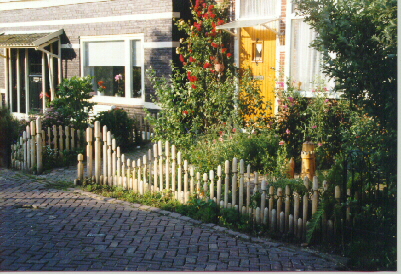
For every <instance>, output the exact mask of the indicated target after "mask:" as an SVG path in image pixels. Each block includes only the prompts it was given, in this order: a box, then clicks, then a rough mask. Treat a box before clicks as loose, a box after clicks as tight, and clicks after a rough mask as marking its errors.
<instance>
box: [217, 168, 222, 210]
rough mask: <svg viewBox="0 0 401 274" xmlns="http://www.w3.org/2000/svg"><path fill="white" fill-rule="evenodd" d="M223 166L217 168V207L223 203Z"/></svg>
mask: <svg viewBox="0 0 401 274" xmlns="http://www.w3.org/2000/svg"><path fill="white" fill-rule="evenodd" d="M221 175H222V174H221V165H219V166H218V167H217V178H218V179H217V197H216V198H217V199H216V203H217V205H220V201H221Z"/></svg>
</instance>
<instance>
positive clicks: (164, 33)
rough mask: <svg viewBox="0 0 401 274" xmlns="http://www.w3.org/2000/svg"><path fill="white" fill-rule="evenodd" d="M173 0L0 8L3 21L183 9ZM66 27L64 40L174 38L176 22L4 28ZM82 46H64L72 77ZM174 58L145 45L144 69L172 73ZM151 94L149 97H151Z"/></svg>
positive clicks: (77, 68) (77, 72)
mask: <svg viewBox="0 0 401 274" xmlns="http://www.w3.org/2000/svg"><path fill="white" fill-rule="evenodd" d="M172 1H173V0H152V1H143V0H129V1H127V0H112V1H107V2H96V3H83V4H75V5H66V6H58V7H48V8H41V9H22V10H7V11H1V14H0V22H1V23H13V22H31V21H51V20H70V19H86V18H96V17H109V16H120V15H134V14H152V13H163V12H173V11H180V10H177V7H180V8H182V7H184V6H183V5H175V9H176V10H173V9H174V7H173V2H172ZM57 29H64V31H65V36H64V37H62V44H67V43H71V44H79V42H80V40H79V38H80V37H81V36H98V35H116V34H143V35H144V42H145V43H146V42H164V41H169V42H170V41H173V22H172V20H171V19H157V20H141V21H119V22H102V23H87V24H63V25H47V26H46V25H39V26H24V27H15V28H13V27H10V28H1V27H0V33H1V32H3V31H17V30H18V31H37V30H57ZM80 54H81V53H80V50H79V49H78V48H74V49H62V55H63V59H64V60H63V64H62V70H63V76H64V77H71V76H74V75H80V73H81V72H80V57H81V56H80ZM172 58H173V50H172V49H171V48H156V49H153V48H148V49H145V69H147V68H149V67H150V66H151V67H153V68H154V69H156V70H158V71H160V73H161V74H165V75H166V74H169V73H171V68H170V65H169V64H170V60H172ZM2 62H3V60H1V58H0V70H1V72H2V71H3V68H4V65H2ZM3 87H4V72H2V73H0V88H3ZM146 91H147V92H148V93H152V91H151V88H150V87H149V84H148V83H146ZM149 97H150V96H149V94H148V95H147V96H146V101H149V99H150V98H149Z"/></svg>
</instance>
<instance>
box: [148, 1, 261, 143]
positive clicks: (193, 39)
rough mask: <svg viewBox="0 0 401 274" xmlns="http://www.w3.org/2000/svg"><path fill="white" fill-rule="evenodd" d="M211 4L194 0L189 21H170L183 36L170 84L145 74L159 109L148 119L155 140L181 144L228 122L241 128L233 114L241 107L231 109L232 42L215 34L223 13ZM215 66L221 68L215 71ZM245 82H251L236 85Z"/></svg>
mask: <svg viewBox="0 0 401 274" xmlns="http://www.w3.org/2000/svg"><path fill="white" fill-rule="evenodd" d="M215 4H216V3H215V2H214V1H212V0H196V1H195V4H193V6H192V9H191V13H192V19H191V20H183V19H180V20H178V21H176V26H177V28H178V30H180V31H182V32H184V33H186V35H187V37H185V38H181V39H180V47H178V48H177V49H176V53H177V54H179V61H180V64H179V65H180V68H176V67H173V75H172V79H171V81H168V80H167V79H165V78H164V79H161V78H157V77H155V74H154V73H151V74H150V79H151V82H152V84H153V86H154V88H155V91H156V95H157V97H158V104H159V105H160V106H161V107H162V115H160V116H159V118H158V119H157V120H156V119H155V120H152V119H150V120H151V122H152V123H153V124H154V125H155V127H154V130H155V133H156V138H158V139H159V140H160V139H163V140H166V139H168V140H170V141H172V142H174V143H176V144H180V143H181V144H183V143H185V142H186V141H189V140H190V139H191V138H193V137H196V136H197V135H198V134H201V133H203V132H206V131H207V130H208V128H210V127H211V126H212V125H214V124H218V123H221V122H229V123H235V124H236V127H237V126H239V125H238V124H241V123H243V121H242V120H241V119H242V118H241V116H240V115H239V113H240V112H239V111H238V110H239V109H240V108H241V107H242V106H244V105H246V104H243V103H241V104H239V106H240V107H239V108H236V107H235V104H236V102H238V101H240V98H239V97H238V95H237V94H238V93H236V89H237V84H236V83H239V82H240V80H239V79H238V77H239V75H238V73H237V71H236V69H235V67H234V65H233V62H234V60H233V58H231V57H232V53H230V52H229V51H230V48H231V46H230V45H231V44H230V43H231V40H232V38H231V36H230V34H229V33H227V32H224V31H222V30H218V29H217V26H218V25H221V24H223V23H224V22H227V21H229V9H228V6H224V5H223V6H222V5H219V6H218V7H216V6H215ZM216 63H219V64H220V65H222V66H220V70H219V69H216V67H215V65H216ZM223 66H224V69H222V67H223ZM249 81H254V80H253V79H251V78H246V80H241V82H244V83H249ZM246 87H247V88H249V87H252V88H254V87H255V86H254V85H246ZM247 93H248V94H253V91H251V90H249V89H248V91H247ZM252 97H255V96H252ZM256 97H257V95H256ZM183 111H189V114H184V112H183ZM245 112H247V111H246V110H244V111H243V112H241V113H245Z"/></svg>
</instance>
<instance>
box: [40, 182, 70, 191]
mask: <svg viewBox="0 0 401 274" xmlns="http://www.w3.org/2000/svg"><path fill="white" fill-rule="evenodd" d="M44 187H45V188H46V189H58V190H68V189H69V188H72V187H74V183H72V182H68V181H57V182H46V184H45V186H44Z"/></svg>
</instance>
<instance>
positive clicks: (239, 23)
mask: <svg viewBox="0 0 401 274" xmlns="http://www.w3.org/2000/svg"><path fill="white" fill-rule="evenodd" d="M276 20H279V18H277V17H274V18H264V19H250V20H246V19H242V20H241V19H239V20H235V21H232V22H230V23H227V24H224V25H221V26H217V27H216V29H232V28H247V27H253V26H257V25H264V24H267V23H270V22H273V21H276Z"/></svg>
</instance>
